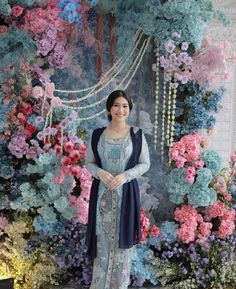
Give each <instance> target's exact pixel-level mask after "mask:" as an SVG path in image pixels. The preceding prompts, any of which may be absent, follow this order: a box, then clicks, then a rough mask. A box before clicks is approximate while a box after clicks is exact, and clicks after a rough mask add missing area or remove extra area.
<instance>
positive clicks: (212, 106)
mask: <svg viewBox="0 0 236 289" xmlns="http://www.w3.org/2000/svg"><path fill="white" fill-rule="evenodd" d="M178 90H179V93H180V94H181V97H179V98H177V104H176V106H177V110H176V118H177V119H176V123H175V137H176V138H179V137H181V136H183V135H186V134H191V133H193V132H196V131H197V130H201V129H210V128H213V127H214V125H215V122H216V119H215V115H214V114H211V112H217V111H218V110H219V109H220V107H221V106H220V104H219V102H220V100H221V98H222V96H223V93H224V91H225V90H224V88H223V87H220V88H219V89H218V90H216V91H210V90H209V89H208V85H207V84H205V86H203V87H200V86H199V85H198V84H197V83H194V82H189V83H187V84H184V85H183V84H181V85H179V87H178Z"/></svg>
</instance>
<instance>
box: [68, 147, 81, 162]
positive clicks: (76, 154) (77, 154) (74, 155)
mask: <svg viewBox="0 0 236 289" xmlns="http://www.w3.org/2000/svg"><path fill="white" fill-rule="evenodd" d="M69 157H70V158H71V161H72V162H77V161H78V160H79V158H80V152H79V151H78V150H74V151H72V152H71V153H70V154H69Z"/></svg>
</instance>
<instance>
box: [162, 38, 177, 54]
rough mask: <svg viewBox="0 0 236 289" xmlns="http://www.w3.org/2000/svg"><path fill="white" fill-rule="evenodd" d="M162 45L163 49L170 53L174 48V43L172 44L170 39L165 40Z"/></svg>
mask: <svg viewBox="0 0 236 289" xmlns="http://www.w3.org/2000/svg"><path fill="white" fill-rule="evenodd" d="M164 46H165V50H166V51H167V52H169V53H172V52H173V51H174V49H175V45H174V42H173V41H172V40H168V41H166V42H165V44H164Z"/></svg>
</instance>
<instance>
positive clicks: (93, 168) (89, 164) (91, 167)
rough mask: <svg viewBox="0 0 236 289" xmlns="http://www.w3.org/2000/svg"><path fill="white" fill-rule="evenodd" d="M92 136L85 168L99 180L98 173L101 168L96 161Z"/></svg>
mask: <svg viewBox="0 0 236 289" xmlns="http://www.w3.org/2000/svg"><path fill="white" fill-rule="evenodd" d="M91 143H92V135H90V138H89V142H88V150H87V157H86V160H85V167H86V168H87V169H88V171H89V172H90V173H91V174H92V176H93V177H94V178H96V179H99V176H98V173H99V170H100V168H99V167H98V166H97V164H96V160H95V157H94V154H93V150H92V146H91Z"/></svg>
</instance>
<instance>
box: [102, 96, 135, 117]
mask: <svg viewBox="0 0 236 289" xmlns="http://www.w3.org/2000/svg"><path fill="white" fill-rule="evenodd" d="M118 97H124V98H125V99H126V100H127V102H128V105H129V109H130V111H131V110H132V108H133V103H132V100H131V98H130V97H129V96H128V95H126V93H125V92H124V91H123V90H114V91H113V92H112V93H111V94H110V95H109V96H108V99H107V103H106V109H107V111H108V112H110V110H111V107H112V106H113V104H114V102H115V100H116V99H117V98H118ZM107 118H108V120H109V121H111V120H112V116H111V114H110V113H109V114H108V116H107Z"/></svg>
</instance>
